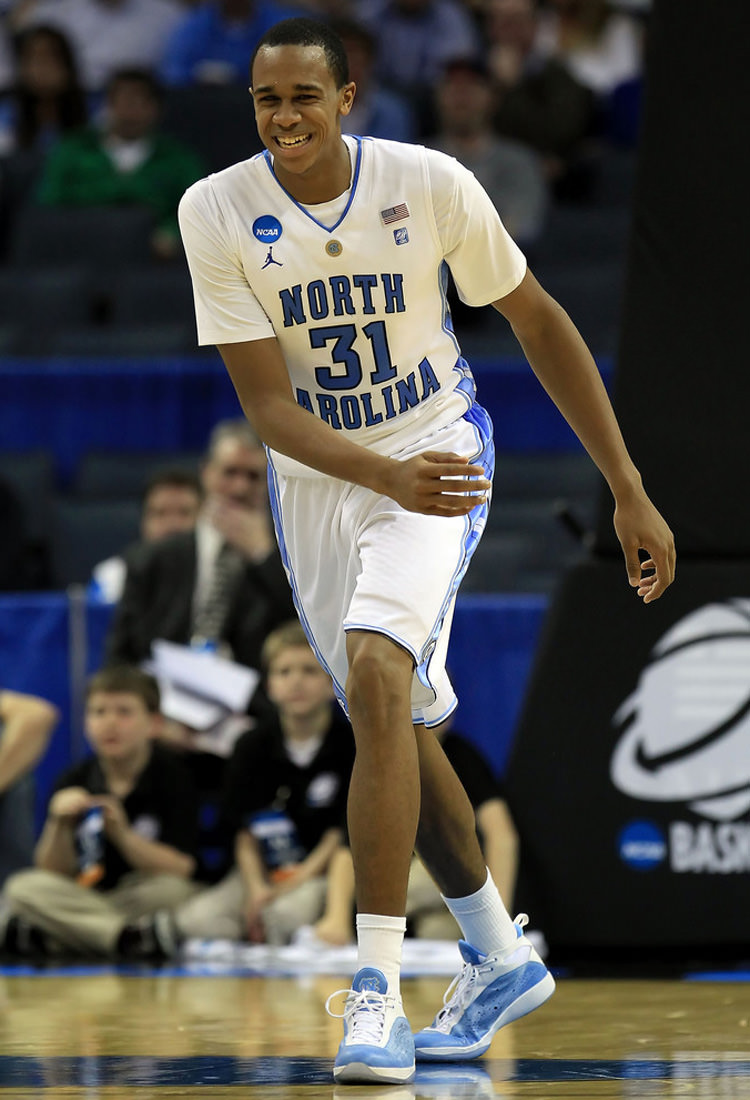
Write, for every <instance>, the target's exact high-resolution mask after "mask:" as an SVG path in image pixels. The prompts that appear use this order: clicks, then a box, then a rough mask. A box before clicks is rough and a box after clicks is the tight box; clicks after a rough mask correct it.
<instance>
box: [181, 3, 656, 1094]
mask: <svg viewBox="0 0 750 1100" xmlns="http://www.w3.org/2000/svg"><path fill="white" fill-rule="evenodd" d="M251 82H252V87H251V91H252V95H253V100H254V103H255V112H256V120H257V125H258V131H259V133H260V135H261V137H262V139H263V142H264V144H265V146H266V152H265V153H263V154H259V155H258V156H257V157H254V158H252V159H251V160H248V161H244V162H242V163H239V164H236V165H234V166H233V167H230V168H228V169H226V170H225V171H223V172H220V173H218V174H217V175H214V176H211V177H209V178H208V179H206V180H202V181H201V182H199V183H198V184H196V185H194V186H193V187H192V188H190V190H189V191H188V192H187V193H186V195H185V197H184V198H183V200H182V203H181V207H180V223H181V228H182V234H183V240H184V243H185V248H186V251H187V256H188V261H189V264H190V268H191V273H192V277H193V285H194V292H195V303H196V316H197V322H198V332H199V340H200V343H201V344H212V343H213V344H216V345H218V347H219V350H220V352H221V355H222V357H223V359H224V362H225V364H226V366H227V369H228V371H229V374H230V376H231V378H232V381H233V382H234V385H235V388H236V390H237V393H238V396H239V399H240V401H241V403H242V407H243V409H244V411H245V413H246V415H247V417H248V419H249V420H250V421H251V422H252V423H253V425H254V426H255V428H256V430H257V432H258V434H259V435H260V437H261V438H262V439H263V441H264V442H265V444H266V446H267V448H268V451H269V470H270V483H271V494H272V504H273V511H274V518H275V522H276V531H277V536H278V539H279V544H280V546H281V550H282V554H283V557H284V562H285V565H286V568H287V572H288V575H289V579H290V583H291V585H292V589H293V592H294V598H295V603H296V606H297V610H298V613H299V616H300V619H301V621H302V623H303V625H304V626H305V629H306V631H307V634H308V636H309V638H310V640H311V644H312V645H313V648H314V650H315V652H316V654H317V655H318V658H319V660H320V661H321V663H322V664H323V666H324V667H325V668H326V669H327V670H328V672H329V673H330V675H331V678H332V680H333V683H334V690H335V692H336V694H337V697H338V699H339V701H340V702H341V704H342V706H344V707H345V709H347V711H348V713H349V716H350V718H351V722H352V727H353V730H354V737H355V742H356V761H355V765H354V770H353V773H352V780H351V785H350V793H349V803H348V819H349V834H350V844H351V849H352V854H353V859H354V867H355V877H356V894H357V942H358V965H359V968H358V970H357V973H356V974H355V976H354V979H353V981H352V988H351V990H349V991H348V995H347V997H346V1003H345V1006H344V1010H343V1015H344V1038H343V1040H342V1042H341V1045H340V1047H339V1050H338V1054H337V1056H336V1062H335V1066H334V1076H335V1077H336V1079H337V1080H339V1081H344V1082H346V1081H378V1082H402V1081H408V1080H411V1078H412V1077H413V1074H414V1058H415V1043H414V1039H413V1038H412V1035H411V1031H410V1029H409V1026H408V1024H407V1021H406V1018H405V1016H404V1014H403V1008H402V1002H401V995H400V988H399V970H400V958H401V943H402V939H403V934H404V928H405V920H404V908H405V898H406V885H407V879H408V872H409V864H410V859H411V854H412V850H413V849H414V847H415V844H416V846H417V847H418V848H419V851H420V854H421V855H422V858H423V860H424V861H425V863H426V864H427V866H428V867H429V869H430V871H431V873H432V875H433V876H434V878H435V879H436V881H437V883H438V885H439V886H440V889H441V892H442V894H443V896H444V897H445V899H446V904H447V905H448V907H449V909H450V910H451V912H452V913H453V914H454V916H455V917H456V919H457V921H458V923H459V925H460V927H461V930H462V932H463V935H464V937H465V940H466V943H465V944H463V945H462V948H461V950H462V954H463V958H464V960H465V966H464V968H463V971H462V973H461V976H460V978H459V979H458V982H457V984H456V986H455V988H454V991H453V995H452V996H451V997H450V998H449V999H448V1001H447V1004H446V1005H445V1007H444V1008H443V1009H441V1010H440V1012H439V1013H438V1015H437V1017H436V1019H435V1021H434V1022H433V1024H432V1025H431V1026H430V1027H428V1028H424V1029H423V1030H422V1031H420V1032H419V1033H418V1034H417V1037H416V1054H417V1057H421V1058H425V1059H432V1060H440V1059H445V1060H454V1059H456V1058H473V1057H476V1056H478V1055H479V1054H481V1053H483V1052H484V1051H485V1050H486V1049H487V1048H488V1046H489V1044H490V1042H491V1039H492V1036H493V1035H494V1034H495V1032H496V1031H497V1029H498V1028H499V1027H500V1026H502V1025H503V1024H506V1023H509V1022H510V1021H511V1020H514V1019H517V1018H518V1017H519V1016H522V1015H524V1014H525V1013H526V1012H529V1011H531V1010H532V1009H533V1008H535V1007H537V1006H538V1005H539V1004H541V1003H542V1002H543V1001H544V1000H546V998H547V997H548V996H549V995H550V994H551V992H552V990H553V988H554V982H553V980H552V977H551V975H550V974H549V973H548V971H547V970H546V968H545V966H544V964H543V963H542V962H541V960H540V959H539V957H538V956H537V955H536V953H535V952H534V949H533V947H532V945H531V943H530V942H529V941H528V940H527V939H526V937H525V936H524V935H523V924H524V923H525V921H524V920H519V922H518V923H514V922H513V921H512V920H511V918H510V916H509V915H508V913H507V911H506V909H505V907H504V905H503V903H502V900H501V898H500V895H499V893H498V891H497V888H496V887H495V884H494V883H493V881H492V879H491V877H490V876H489V874H488V872H487V868H486V866H485V863H484V860H483V858H482V854H481V850H480V848H479V844H478V841H477V837H476V831H475V823H474V815H473V811H472V808H471V804H470V802H469V800H468V798H467V796H466V794H465V792H464V790H463V788H462V787H461V785H460V783H459V782H458V779H457V778H456V775H455V773H454V772H453V770H452V768H451V767H450V765H449V764H448V761H447V759H446V757H445V754H444V753H443V751H442V749H441V748H440V745H439V744H438V742H437V740H436V738H435V737H434V736H433V734H432V733H431V732H430V727H433V726H436V725H438V724H439V723H440V722H441V721H442V720H444V719H445V718H446V717H447V715H448V714H450V713H451V711H452V710H453V708H454V707H455V704H456V699H455V696H454V694H453V690H452V688H451V685H450V681H449V679H448V677H447V675H446V672H445V656H446V651H447V645H448V633H449V629H450V622H451V616H452V610H453V605H454V601H455V597H456V592H457V589H458V586H459V584H460V581H461V578H462V576H463V575H464V573H465V571H466V568H467V566H468V563H469V559H470V557H471V553H472V551H473V549H474V547H475V545H476V543H477V540H478V538H479V536H480V534H481V531H482V529H483V527H484V523H485V518H486V514H487V508H488V496H489V491H490V484H491V475H492V468H493V447H492V432H491V425H490V422H489V418H488V417H487V415H486V413H485V412H484V410H483V409H482V408H481V407H480V406H479V405H478V404H477V403H476V401H475V389H474V383H473V379H472V376H471V371H470V369H469V366H468V364H467V363H466V361H465V360H464V359H463V358H462V357H461V354H460V349H459V347H458V343H457V341H456V338H455V335H454V333H453V331H452V326H451V323H450V316H449V313H448V309H447V304H446V298H445V287H446V265H448V266H449V267H450V270H451V272H452V274H453V278H454V281H455V283H456V285H457V287H458V289H459V293H460V294H461V297H462V298H463V299H464V300H465V301H466V302H467V303H468V304H470V305H476V306H479V305H486V304H488V303H492V304H493V305H495V307H496V308H497V309H498V310H500V312H501V313H503V314H504V315H505V316H506V317H507V318H508V320H509V321H510V323H511V325H512V326H513V328H514V331H515V333H516V335H517V337H518V339H519V341H520V343H521V346H522V348H523V350H524V353H525V355H526V356H527V358H528V360H529V362H530V363H531V366H532V368H533V369H534V371H535V373H536V374H537V375H538V377H539V378H540V380H541V382H542V384H543V385H544V386H545V387H546V389H547V390H548V392H549V393H550V395H551V396H552V398H553V400H554V401H555V403H556V404H557V405H558V407H559V408H560V409H561V411H562V412H563V414H564V415H565V417H566V418H567V420H568V421H569V422H570V424H571V425H572V426H573V428H574V430H575V431H576V432H577V433H578V435H579V437H580V439H581V440H582V442H583V444H584V445H585V446H586V448H587V450H588V451H589V453H590V455H591V456H592V458H593V459H594V461H595V462H596V464H597V465H598V466H599V468H600V469H601V470H602V472H603V474H604V476H605V477H606V478H607V481H608V482H609V485H610V487H611V489H612V492H613V496H614V499H615V505H616V508H615V527H616V530H617V533H618V536H619V538H620V541H621V543H622V545H623V549H624V552H625V557H626V562H627V572H628V576H629V580H630V583H631V584H632V585H633V586H634V587H635V588H636V590H637V592H638V594H639V595H640V596H641V597H642V598H643V600H644V602H646V603H648V602H651V601H652V600H654V599H656V598H657V597H658V596H660V595H661V594H662V592H663V591H664V589H665V588H666V587H667V586H668V585H669V584H670V583H671V580H672V577H673V572H674V546H673V541H672V536H671V533H670V531H669V528H668V527H667V525H666V523H665V522H664V520H663V519H662V517H661V516H660V515H659V513H658V512H657V511H656V509H655V508H654V506H653V504H652V503H651V501H650V500H649V498H648V497H647V495H646V493H645V491H644V489H643V486H642V484H641V479H640V476H639V474H638V471H637V470H636V469H635V467H634V466H633V463H632V461H631V459H630V457H629V456H628V453H627V450H626V448H625V445H624V443H623V440H622V437H621V435H620V432H619V429H618V426H617V423H616V420H615V417H614V414H613V412H612V409H611V406H610V404H609V401H608V399H607V397H606V394H605V391H604V388H603V386H602V384H601V380H600V377H599V374H598V372H597V369H596V366H595V364H594V362H593V360H592V358H591V356H590V354H589V352H588V351H587V349H586V347H585V345H584V343H583V341H582V340H581V337H580V336H579V334H578V332H577V330H576V329H575V327H574V326H573V324H572V323H571V321H570V320H569V318H568V317H567V316H566V314H565V313H564V312H563V310H562V309H560V307H559V306H558V305H557V304H556V303H555V302H554V301H553V300H552V299H551V298H549V296H548V295H547V294H545V292H544V291H543V290H542V289H541V287H540V286H539V284H538V283H537V282H536V280H535V279H534V277H533V276H532V275H531V273H530V272H528V271H527V268H526V261H525V259H524V256H523V255H522V253H521V252H520V251H519V249H518V248H517V247H516V245H515V244H514V243H513V241H512V240H511V239H510V237H509V236H508V234H507V233H506V231H505V229H504V228H503V226H502V223H501V222H500V219H499V217H498V215H497V212H496V210H495V209H494V207H493V206H492V204H491V202H490V201H489V199H488V198H487V195H486V194H485V192H484V191H483V190H482V188H481V187H480V186H479V184H478V183H477V181H476V180H475V179H474V177H473V176H472V175H471V174H470V173H469V172H467V171H466V170H465V169H464V168H462V167H461V166H460V165H459V164H458V163H457V162H456V161H454V160H452V159H451V158H449V157H447V156H445V155H443V154H441V153H438V152H435V151H431V150H427V149H423V148H421V147H417V146H410V145H402V144H398V143H394V142H387V141H376V140H373V139H370V138H355V137H349V136H345V137H342V135H341V128H340V120H341V118H342V116H344V115H346V114H347V113H348V112H349V111H350V109H351V106H352V102H353V99H354V94H355V87H354V85H353V84H352V83H351V82H350V81H349V79H348V73H347V64H346V55H345V52H344V50H343V47H342V44H341V42H340V40H339V39H338V38H337V37H336V35H335V34H334V33H333V32H332V31H331V30H330V29H329V28H328V27H327V26H326V25H325V24H323V23H318V22H315V21H311V20H306V19H293V20H286V21H284V22H282V23H279V24H277V25H276V26H275V27H273V28H272V29H271V30H270V31H269V32H268V33H267V34H266V35H265V36H264V37H263V39H262V40H261V42H260V44H259V46H258V48H257V50H256V53H255V55H254V57H253V60H252V65H251ZM269 256H271V257H272V259H273V261H274V262H273V263H271V262H269ZM639 548H645V549H646V550H647V551H648V553H649V555H650V557H649V559H648V561H646V562H645V563H644V565H643V566H642V565H641V563H640V561H639V555H638V551H639Z"/></svg>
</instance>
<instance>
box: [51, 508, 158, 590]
mask: <svg viewBox="0 0 750 1100" xmlns="http://www.w3.org/2000/svg"><path fill="white" fill-rule="evenodd" d="M139 518H140V504H139V502H138V501H137V500H133V499H130V498H128V499H125V500H78V499H74V498H69V497H62V496H61V497H58V498H57V499H56V500H55V502H54V505H53V509H52V529H51V534H52V537H51V559H52V580H53V584H54V585H55V586H56V587H58V588H65V587H67V585H69V584H85V583H86V582H87V581H88V580H89V578H90V576H91V570H92V568H93V567H94V566H95V565H96V564H97V562H100V561H103V560H104V559H105V558H108V557H111V556H112V555H113V554H119V553H120V552H121V551H122V550H124V549H125V547H126V546H127V545H128V544H129V543H131V542H133V541H134V540H135V539H137V538H138V524H139Z"/></svg>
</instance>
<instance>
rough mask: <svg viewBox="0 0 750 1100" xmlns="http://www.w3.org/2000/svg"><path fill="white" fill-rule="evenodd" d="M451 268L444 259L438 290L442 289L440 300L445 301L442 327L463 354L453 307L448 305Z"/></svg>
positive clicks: (440, 270)
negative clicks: (455, 327) (455, 324)
mask: <svg viewBox="0 0 750 1100" xmlns="http://www.w3.org/2000/svg"><path fill="white" fill-rule="evenodd" d="M449 273H450V268H449V267H448V263H447V261H446V260H443V261H442V263H441V264H440V267H439V268H438V290H439V291H440V300H441V301H442V303H443V319H442V328H443V332H444V333H446V335H448V336H450V338H451V340H452V341H453V343H454V344H455V345H456V351H457V352H458V354H459V355H460V354H461V347H460V345H459V342H458V337H457V336H456V333H455V332H454V329H453V317H452V316H451V309H450V306H449V305H448V275H449Z"/></svg>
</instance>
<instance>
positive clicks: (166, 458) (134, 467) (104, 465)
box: [70, 450, 202, 500]
mask: <svg viewBox="0 0 750 1100" xmlns="http://www.w3.org/2000/svg"><path fill="white" fill-rule="evenodd" d="M201 457H202V456H201V455H200V454H199V453H197V452H195V451H179V452H164V451H99V450H97V451H89V452H88V453H87V454H85V455H83V457H82V458H81V460H80V461H79V463H78V466H77V467H76V470H75V473H74V475H73V481H72V484H71V486H70V491H71V493H72V494H74V495H75V496H77V497H79V498H83V497H85V498H87V499H89V500H93V499H97V498H98V499H102V498H107V497H118V498H119V497H135V498H137V499H140V496H141V494H142V492H143V489H144V486H145V485H146V482H147V481H148V479H149V477H151V475H152V474H154V473H156V472H157V471H158V470H163V469H164V468H165V467H167V466H168V467H170V468H172V467H181V468H184V469H186V470H191V471H193V472H194V473H197V472H198V469H199V466H200V462H201Z"/></svg>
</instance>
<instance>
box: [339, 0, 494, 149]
mask: <svg viewBox="0 0 750 1100" xmlns="http://www.w3.org/2000/svg"><path fill="white" fill-rule="evenodd" d="M355 11H356V12H357V14H358V16H359V18H360V19H361V21H362V22H363V23H364V24H365V25H366V26H368V27H369V28H370V29H371V31H372V32H373V34H374V35H375V37H376V39H377V43H378V49H377V64H376V69H377V73H378V77H379V79H380V81H381V82H382V83H383V84H384V85H385V86H386V87H388V88H392V89H395V90H396V91H398V92H401V93H403V94H405V95H408V96H409V98H410V100H411V102H412V104H413V106H414V109H415V110H416V111H417V115H418V126H419V128H420V132H421V133H427V132H429V129H430V128H431V125H432V123H431V111H432V99H433V92H434V88H435V84H436V83H437V80H438V79H439V77H440V74H441V72H442V70H443V67H444V65H445V63H446V61H448V60H450V59H453V58H458V57H469V58H477V57H480V56H481V45H480V40H479V35H478V33H477V28H476V26H475V24H474V21H473V19H472V17H471V15H470V14H469V12H468V11H467V9H466V8H465V7H464V5H463V4H462V3H461V2H460V0H358V2H357V3H356V5H355Z"/></svg>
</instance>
